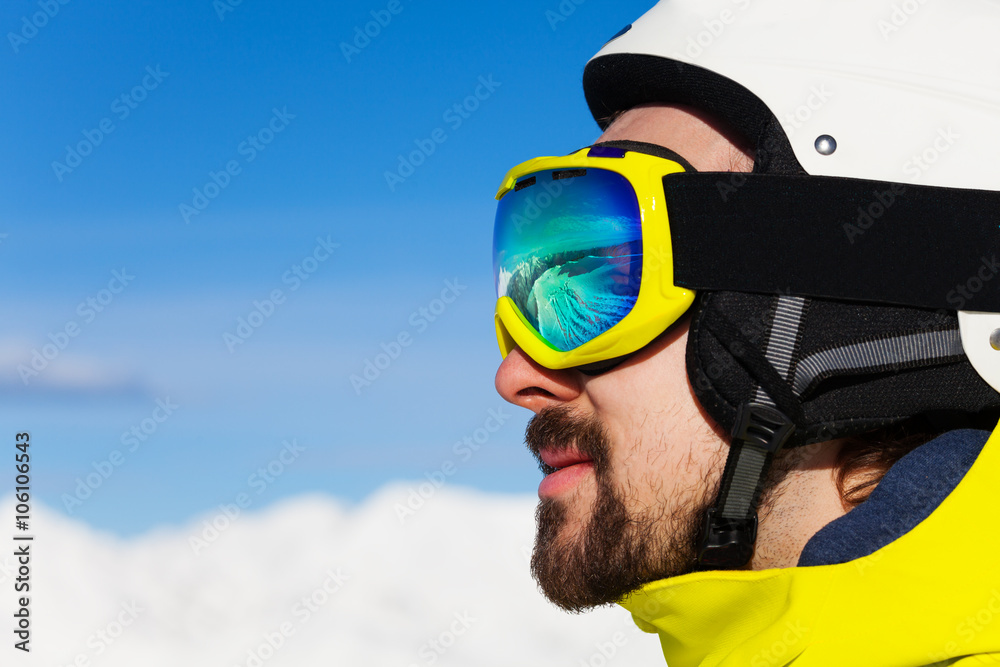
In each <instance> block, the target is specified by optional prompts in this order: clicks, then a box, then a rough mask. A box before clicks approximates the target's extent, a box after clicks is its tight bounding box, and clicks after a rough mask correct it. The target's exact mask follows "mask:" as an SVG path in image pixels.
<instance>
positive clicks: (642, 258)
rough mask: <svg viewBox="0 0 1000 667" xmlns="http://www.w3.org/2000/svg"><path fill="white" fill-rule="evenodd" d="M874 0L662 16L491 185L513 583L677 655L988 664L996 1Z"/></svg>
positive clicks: (765, 661)
mask: <svg viewBox="0 0 1000 667" xmlns="http://www.w3.org/2000/svg"><path fill="white" fill-rule="evenodd" d="M876 4H877V3H870V2H868V3H861V2H850V3H845V2H842V1H841V2H833V1H832V0H829V1H827V2H810V3H802V2H798V3H793V2H771V3H768V4H766V5H764V4H760V5H754V6H751V5H750V3H749V2H746V1H744V2H732V1H730V0H711V1H707V0H664V1H663V2H660V3H659V4H658V5H657V6H656V7H654V8H653V9H652V10H651V11H650V12H648V13H647V14H646V15H645V16H643V17H642V18H641V19H640V20H639V21H637V22H636V23H635V24H634V25H632V26H630V27H629V28H627V29H626V30H625V31H623V32H622V33H620V34H619V35H618V36H616V38H615V39H613V40H612V41H611V42H610V43H609V44H608V45H606V46H605V48H604V49H603V50H602V52H601V53H600V54H598V56H597V57H595V58H594V59H593V60H592V61H591V62H590V63H589V64H588V66H587V69H586V71H585V73H584V86H585V90H586V93H587V99H588V103H589V104H590V107H591V111H592V113H593V114H594V117H595V118H596V119H597V120H598V122H599V124H601V126H602V128H604V134H602V135H601V137H600V138H599V139H598V141H597V142H595V144H594V145H593V146H591V147H588V148H586V149H583V150H580V151H577V152H575V153H573V154H571V155H568V156H565V157H562V158H538V159H536V160H532V161H529V162H527V163H525V164H523V165H520V166H518V167H515V168H514V169H512V170H511V171H510V172H509V173H508V175H507V177H506V178H505V179H504V182H503V184H502V186H501V190H500V192H499V194H498V195H497V198H498V199H499V201H500V204H499V209H498V213H497V223H496V231H495V237H494V267H495V273H496V277H497V288H498V295H499V297H500V298H499V299H498V302H497V316H496V321H497V334H498V340H499V342H500V346H501V351H502V352H503V353H504V361H503V363H502V364H501V366H500V368H499V371H498V373H497V378H496V384H497V389H498V391H499V392H500V394H501V395H502V396H503V397H504V398H505V399H507V400H508V401H510V402H512V403H514V404H516V405H520V406H522V407H526V408H528V409H530V410H532V411H534V412H535V413H536V416H535V417H534V418H533V420H532V422H531V424H530V425H529V428H528V431H527V434H526V440H527V444H528V447H529V449H531V451H532V452H533V453H534V454H535V455H536V456H537V457H538V458H539V460H540V464H541V467H542V470H543V472H545V473H546V476H545V478H544V479H543V481H542V484H541V486H540V487H539V496H540V499H541V502H540V505H539V511H538V538H537V542H536V549H535V554H534V556H533V560H532V570H533V573H534V575H535V577H536V579H537V580H538V582H539V585H540V586H541V588H542V590H543V592H544V593H545V594H546V595H547V596H548V597H549V598H550V599H551V600H552V601H553V602H555V603H556V604H558V605H560V606H562V607H564V608H566V609H568V610H571V611H580V610H583V609H585V608H588V607H591V606H595V605H600V604H608V603H611V602H620V603H621V604H623V605H624V606H625V607H626V608H627V609H628V610H630V611H631V612H632V614H633V616H634V618H635V620H636V622H637V623H638V624H639V626H640V627H641V628H643V629H645V630H647V631H650V632H658V633H659V634H660V640H661V644H662V646H663V650H664V655H665V657H666V658H667V662H668V664H669V665H670V666H671V667H679V666H683V665H748V664H749V665H785V664H792V663H794V664H796V665H828V664H829V665H833V664H837V665H843V664H851V665H861V664H864V665H882V664H886V665H888V664H892V665H929V664H932V663H935V664H936V663H940V664H962V665H966V664H994V662H997V661H1000V538H998V533H1000V531H996V530H995V529H993V528H990V527H989V526H990V525H991V524H990V518H991V513H990V511H989V509H988V508H989V507H990V506H995V500H994V497H995V491H994V487H995V484H996V480H997V479H1000V435H998V434H996V433H995V434H994V435H993V436H992V437H990V436H989V432H988V431H983V430H973V429H968V428H963V427H966V426H976V427H979V429H982V428H984V427H985V428H992V427H993V426H994V425H995V424H996V422H997V417H998V414H1000V395H998V393H997V392H998V391H1000V315H997V313H998V312H1000V289H998V287H997V286H998V284H1000V281H997V282H990V281H992V280H993V277H994V276H995V273H996V271H997V268H996V267H995V265H996V258H995V254H994V253H995V250H996V249H997V248H998V246H1000V232H998V230H997V220H996V215H995V213H991V210H993V211H995V210H998V209H997V208H994V207H995V206H1000V195H998V194H997V193H996V192H995V190H997V187H996V185H995V178H994V177H993V176H992V172H993V166H994V165H995V160H996V155H997V154H998V152H1000V130H998V127H1000V124H998V123H997V122H996V121H997V118H996V116H997V114H998V113H1000V112H998V111H997V109H1000V95H998V93H997V92H995V88H996V87H984V86H982V85H979V84H978V83H977V82H978V81H982V80H984V77H986V76H987V75H988V73H989V72H996V71H1000V58H997V57H996V56H993V55H992V54H991V53H990V49H989V48H988V47H987V46H986V44H985V43H980V42H979V41H978V40H979V36H980V35H982V37H983V38H985V35H986V34H987V32H988V31H990V30H994V29H1000V12H997V11H995V9H994V8H993V7H992V6H990V5H986V4H983V3H982V2H978V1H975V2H974V1H972V0H964V1H961V2H956V3H952V4H949V5H948V6H947V7H944V6H940V5H938V6H934V5H920V4H917V3H913V5H914V6H913V7H912V8H911V10H912V11H910V12H909V13H907V11H906V10H905V9H901V8H896V7H895V6H894V5H893V6H889V7H882V6H875V5H876ZM917 12H919V15H918V14H917ZM882 14H885V16H886V17H888V18H884V17H882ZM883 24H884V25H883ZM886 26H888V27H886ZM904 28H905V30H904ZM897 32H898V33H899V34H898V35H896V34H895V33H897ZM893 40H895V42H894V43H893ZM932 43H933V44H935V48H934V49H928V48H927V45H928V44H932ZM778 119H782V120H783V121H784V123H781V122H779V120H778ZM956 127H960V128H961V129H956ZM962 136H971V137H975V138H974V139H971V140H970V141H968V142H964V143H960V141H959V140H960V138H961V137H962ZM916 137H920V139H919V140H916V139H915V138H916ZM924 145H926V146H927V147H926V148H925V147H924ZM946 153H947V156H946V155H945V154H946ZM746 172H752V173H749V174H747V173H746ZM820 175H827V176H838V177H841V178H837V179H829V178H819V177H818V176H820ZM928 185H935V186H944V187H942V188H930V187H926V186H928ZM695 292H696V293H697V297H696V296H695V294H694V293H695ZM956 311H961V312H960V314H958V315H956ZM941 434H943V435H941ZM935 436H940V437H935ZM988 439H989V442H987V440H988ZM887 470H888V472H886V471H887ZM862 501H863V502H862ZM988 654H993V658H992V660H994V662H989V661H990V660H991V658H989V657H987V655H988ZM972 656H976V657H972Z"/></svg>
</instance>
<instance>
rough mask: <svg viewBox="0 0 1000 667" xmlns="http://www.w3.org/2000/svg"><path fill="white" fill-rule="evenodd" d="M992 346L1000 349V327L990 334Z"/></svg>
mask: <svg viewBox="0 0 1000 667" xmlns="http://www.w3.org/2000/svg"><path fill="white" fill-rule="evenodd" d="M990 346H991V347H992V348H993V349H994V350H1000V329H996V330H994V331H993V333H991V334H990Z"/></svg>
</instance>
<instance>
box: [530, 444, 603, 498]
mask: <svg viewBox="0 0 1000 667" xmlns="http://www.w3.org/2000/svg"><path fill="white" fill-rule="evenodd" d="M538 458H539V459H540V460H541V468H542V472H543V473H545V478H544V479H542V483H541V484H539V485H538V496H539V497H540V498H551V497H554V496H557V495H560V494H563V493H566V492H568V491H570V490H571V489H573V488H574V487H575V486H576V485H577V484H578V483H579V482H580V480H581V479H583V478H584V477H586V476H587V475H588V474H589V473H590V472H591V471H592V470H593V469H594V461H593V459H591V458H590V457H589V456H586V455H584V454H581V453H580V452H578V451H575V450H572V449H561V450H551V449H548V450H546V449H543V450H542V451H541V452H540V453H539V455H538Z"/></svg>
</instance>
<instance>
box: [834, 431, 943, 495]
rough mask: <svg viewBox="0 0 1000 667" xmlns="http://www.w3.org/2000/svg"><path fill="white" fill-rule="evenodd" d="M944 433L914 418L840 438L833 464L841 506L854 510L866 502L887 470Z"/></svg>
mask: <svg viewBox="0 0 1000 667" xmlns="http://www.w3.org/2000/svg"><path fill="white" fill-rule="evenodd" d="M946 430H947V429H941V428H934V427H933V426H931V425H930V424H929V423H926V422H925V421H924V420H922V419H919V418H917V419H910V420H907V421H905V422H902V423H900V424H894V425H892V426H886V427H883V428H880V429H875V430H874V431H868V432H866V433H861V434H858V435H853V436H849V437H847V438H843V439H842V443H843V446H842V447H841V450H840V452H839V454H838V455H837V463H836V465H837V491H839V492H840V498H841V501H842V502H843V503H844V507H845V508H847V509H853V508H855V507H857V506H858V505H860V504H861V503H863V502H865V501H866V500H868V497H869V496H870V495H871V493H872V491H874V490H875V487H876V486H878V483H879V482H881V481H882V478H883V477H885V474H886V473H887V472H889V468H891V467H892V466H893V465H895V463H896V462H897V461H899V460H900V459H901V458H903V457H904V456H906V455H907V454H909V453H910V452H912V451H913V450H914V449H916V448H917V447H920V446H921V445H923V444H925V443H928V442H930V441H931V440H933V439H934V438H936V437H938V436H939V435H941V434H942V433H943V432H944V431H946Z"/></svg>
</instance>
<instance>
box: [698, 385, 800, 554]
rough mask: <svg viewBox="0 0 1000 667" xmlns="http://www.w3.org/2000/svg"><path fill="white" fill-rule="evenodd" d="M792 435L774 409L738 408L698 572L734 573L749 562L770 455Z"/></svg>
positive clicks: (705, 529)
mask: <svg viewBox="0 0 1000 667" xmlns="http://www.w3.org/2000/svg"><path fill="white" fill-rule="evenodd" d="M794 430H795V426H794V425H793V424H792V422H791V421H790V420H789V419H788V418H787V417H786V416H785V415H783V414H782V413H781V412H780V411H778V410H776V409H774V408H770V407H768V406H766V405H762V404H760V403H744V404H743V405H742V406H740V412H739V415H738V416H737V419H736V427H735V428H734V429H733V440H732V443H731V445H730V450H729V458H728V459H726V468H725V470H724V471H723V473H722V486H721V488H720V489H719V497H718V500H716V503H715V506H714V507H711V508H709V510H708V511H707V512H706V513H705V523H704V526H703V529H702V535H701V541H700V544H699V547H698V565H699V567H700V568H701V569H705V570H720V569H735V568H739V567H743V566H744V565H746V564H747V563H748V562H750V558H751V557H752V556H753V549H754V542H755V541H756V539H757V503H758V502H759V501H760V494H761V491H762V490H763V487H764V478H765V477H766V475H767V471H768V468H769V467H770V464H771V460H772V459H773V458H774V455H775V454H777V453H778V451H779V450H780V449H781V448H782V447H783V446H784V444H785V442H786V441H787V440H788V438H789V437H790V436H791V435H792V432H793V431H794Z"/></svg>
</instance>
